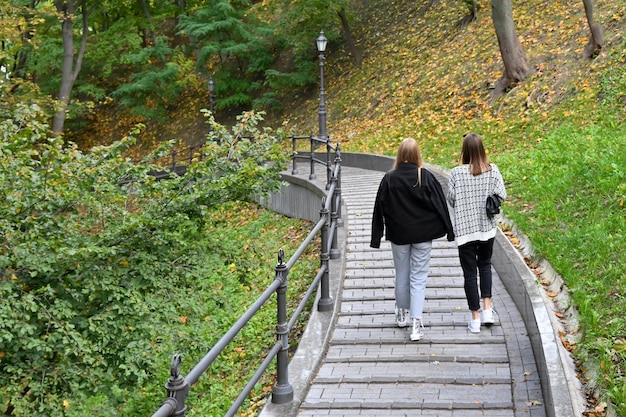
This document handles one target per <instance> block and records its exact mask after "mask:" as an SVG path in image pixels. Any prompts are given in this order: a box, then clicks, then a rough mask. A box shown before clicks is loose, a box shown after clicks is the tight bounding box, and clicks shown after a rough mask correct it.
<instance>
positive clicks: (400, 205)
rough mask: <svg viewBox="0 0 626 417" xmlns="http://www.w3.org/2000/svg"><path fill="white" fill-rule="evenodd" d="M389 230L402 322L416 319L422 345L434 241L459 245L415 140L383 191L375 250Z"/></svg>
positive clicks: (407, 143) (404, 148)
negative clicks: (427, 282)
mask: <svg viewBox="0 0 626 417" xmlns="http://www.w3.org/2000/svg"><path fill="white" fill-rule="evenodd" d="M385 228H386V232H385V237H386V239H387V240H388V241H390V242H391V250H392V253H393V265H394V269H395V277H396V282H395V295H396V323H397V324H398V326H399V327H406V326H407V325H408V324H409V319H410V320H411V325H412V330H411V340H413V341H416V340H420V339H421V338H422V336H423V335H424V333H423V322H422V312H423V309H424V299H425V291H426V279H427V278H428V271H429V266H430V250H431V248H432V240H433V239H437V238H440V237H442V236H444V235H447V238H448V241H453V240H454V232H453V230H452V222H451V221H450V214H449V212H448V205H447V203H446V199H445V196H444V193H443V190H442V189H441V184H439V181H437V179H436V178H435V176H434V175H433V174H432V173H431V172H429V171H428V170H427V169H425V168H423V167H422V157H421V154H420V150H419V147H418V145H417V142H416V141H415V140H414V139H412V138H407V139H404V140H403V141H402V143H401V144H400V146H399V147H398V154H397V156H396V162H395V165H394V169H393V170H391V171H389V172H387V173H386V174H385V176H384V177H383V179H382V181H381V182H380V186H379V187H378V193H377V194H376V203H375V205H374V214H373V217H372V238H371V242H370V246H371V247H372V248H379V247H380V240H381V238H382V236H383V232H384V231H385Z"/></svg>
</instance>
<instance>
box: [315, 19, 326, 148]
mask: <svg viewBox="0 0 626 417" xmlns="http://www.w3.org/2000/svg"><path fill="white" fill-rule="evenodd" d="M315 42H316V43H317V51H318V52H319V53H320V54H319V58H320V106H319V110H318V115H319V125H320V131H319V139H320V140H322V141H324V142H328V133H327V132H326V102H325V101H324V51H325V50H326V44H328V39H326V37H325V36H324V31H323V30H322V31H320V36H319V37H318V38H317V39H316V40H315Z"/></svg>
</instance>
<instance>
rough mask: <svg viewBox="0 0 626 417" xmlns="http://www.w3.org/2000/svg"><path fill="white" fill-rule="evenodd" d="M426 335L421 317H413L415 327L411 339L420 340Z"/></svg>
mask: <svg viewBox="0 0 626 417" xmlns="http://www.w3.org/2000/svg"><path fill="white" fill-rule="evenodd" d="M422 337H424V325H423V324H422V320H421V319H413V329H412V330H411V340H412V341H414V342H415V341H418V340H420V339H421V338H422Z"/></svg>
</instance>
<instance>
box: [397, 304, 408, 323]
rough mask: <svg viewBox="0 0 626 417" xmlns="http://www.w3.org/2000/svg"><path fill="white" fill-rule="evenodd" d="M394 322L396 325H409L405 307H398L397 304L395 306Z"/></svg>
mask: <svg viewBox="0 0 626 417" xmlns="http://www.w3.org/2000/svg"><path fill="white" fill-rule="evenodd" d="M396 324H397V325H398V327H406V326H408V325H409V311H408V310H407V309H406V308H398V306H396Z"/></svg>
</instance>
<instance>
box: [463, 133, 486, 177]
mask: <svg viewBox="0 0 626 417" xmlns="http://www.w3.org/2000/svg"><path fill="white" fill-rule="evenodd" d="M461 163H462V164H468V165H469V171H470V172H471V174H472V175H474V176H476V175H480V174H482V173H483V172H486V171H491V165H489V158H488V157H487V152H485V147H484V146H483V141H482V139H481V138H480V136H478V135H477V134H476V133H468V134H467V135H465V136H463V146H462V148H461Z"/></svg>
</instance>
